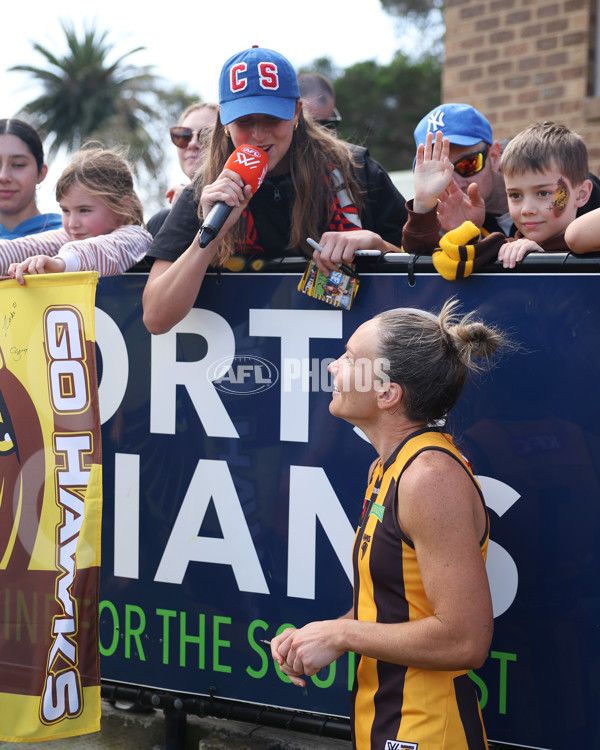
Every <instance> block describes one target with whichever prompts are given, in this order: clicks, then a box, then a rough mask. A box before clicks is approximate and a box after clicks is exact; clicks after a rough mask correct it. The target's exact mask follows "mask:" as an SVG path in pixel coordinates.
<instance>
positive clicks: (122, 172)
mask: <svg viewBox="0 0 600 750" xmlns="http://www.w3.org/2000/svg"><path fill="white" fill-rule="evenodd" d="M73 185H79V186H80V187H81V188H82V189H83V190H85V191H86V192H87V193H89V194H90V195H93V196H94V197H96V198H98V200H100V201H102V203H104V205H105V206H106V207H107V208H110V209H111V210H112V211H114V212H115V213H117V214H119V216H122V217H123V224H140V225H142V226H143V224H144V209H143V207H142V204H141V201H140V199H139V198H138V196H137V194H136V192H135V190H134V188H133V175H132V173H131V169H130V168H129V165H128V164H127V162H126V161H125V158H124V156H123V154H122V153H121V152H119V151H116V150H112V149H103V148H96V147H93V148H83V149H82V150H81V151H78V152H77V153H76V154H75V155H74V156H73V158H72V159H71V163H70V164H69V166H68V167H67V168H66V169H65V170H64V172H63V173H62V175H61V176H60V178H59V180H58V182H57V183H56V200H57V201H59V202H60V201H61V200H62V199H63V198H64V197H65V194H66V192H67V190H69V189H70V188H71V187H73ZM127 198H128V199H129V200H124V199H127Z"/></svg>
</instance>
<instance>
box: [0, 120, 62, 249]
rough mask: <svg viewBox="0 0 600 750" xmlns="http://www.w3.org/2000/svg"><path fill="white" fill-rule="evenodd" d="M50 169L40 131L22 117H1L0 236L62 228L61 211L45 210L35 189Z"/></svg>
mask: <svg viewBox="0 0 600 750" xmlns="http://www.w3.org/2000/svg"><path fill="white" fill-rule="evenodd" d="M47 172H48V167H47V166H46V164H45V163H44V149H43V146H42V141H41V138H40V136H39V134H38V133H37V131H36V130H35V129H34V128H32V127H31V125H28V124H27V123H26V122H23V121H22V120H16V119H9V120H0V239H5V240H13V239H18V238H20V237H25V236H27V235H29V234H37V233H38V232H45V231H47V230H49V229H60V227H62V218H61V216H60V214H55V213H48V214H42V213H40V210H39V208H38V206H37V202H36V189H37V187H38V185H40V184H41V183H42V182H43V181H44V179H45V177H46V174H47Z"/></svg>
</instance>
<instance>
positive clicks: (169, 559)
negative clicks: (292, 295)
mask: <svg viewBox="0 0 600 750" xmlns="http://www.w3.org/2000/svg"><path fill="white" fill-rule="evenodd" d="M98 313H100V315H99V316H98V319H97V329H98V330H99V331H100V334H99V335H98V345H99V346H100V348H101V353H102V356H103V365H104V366H103V378H102V385H101V388H100V409H101V414H103V415H104V418H103V421H106V420H107V419H109V418H110V416H112V414H114V412H116V410H117V409H118V407H119V406H120V402H121V400H122V397H123V394H124V392H125V388H126V379H127V376H128V371H129V368H128V358H127V347H126V346H125V342H124V340H123V337H122V335H121V333H120V331H119V329H118V327H117V326H116V325H115V324H114V322H113V321H112V319H111V318H110V317H109V316H108V315H106V313H102V312H101V311H99V310H97V314H98ZM342 315H343V313H342V311H340V310H331V311H330V310H322V311H321V310H319V311H314V310H272V309H271V310H259V309H251V310H250V311H249V334H250V335H251V336H271V337H278V338H280V339H281V367H280V372H281V380H280V387H281V396H280V405H281V414H280V439H281V440H290V441H293V442H307V441H308V434H309V398H310V392H311V388H310V383H309V380H310V379H311V378H313V379H314V378H315V377H316V375H315V372H316V370H315V368H314V367H313V366H312V364H311V367H310V368H309V367H308V364H307V363H309V362H312V360H310V356H309V355H310V352H309V349H310V340H311V339H312V338H329V339H332V340H333V341H335V340H336V339H338V340H339V339H341V338H342V321H343V319H342ZM177 333H191V334H195V335H198V336H203V337H204V338H205V339H206V341H207V345H208V352H210V357H209V356H208V354H207V356H206V357H205V358H204V359H203V360H201V361H200V362H189V363H186V362H177V361H176V351H175V347H176V336H177ZM66 345H67V344H66V341H64V340H61V341H60V342H59V341H57V342H56V343H55V347H56V348H55V351H57V352H58V351H61V352H63V353H64V352H65V351H66V349H64V347H65V346H66ZM130 346H131V345H130ZM102 350H104V351H103V352H102ZM334 354H335V352H334ZM221 358H223V360H224V364H223V366H224V367H226V368H227V367H230V366H231V363H233V361H234V359H235V339H234V335H233V331H232V329H231V327H230V325H229V324H228V323H227V321H226V320H225V319H224V318H223V317H221V316H220V315H217V314H216V313H213V312H211V311H209V310H202V309H197V308H195V309H194V310H192V311H191V312H190V313H189V314H188V316H186V318H185V319H184V321H182V322H181V323H180V324H179V325H178V326H176V327H175V328H174V329H173V330H172V331H171V332H169V333H168V334H163V335H161V336H153V337H152V363H151V366H152V388H151V395H150V412H151V432H158V433H164V434H174V433H175V418H176V414H175V412H176V408H175V391H176V387H177V385H183V386H184V387H186V388H187V390H188V392H189V394H190V397H191V400H192V403H193V404H194V407H195V409H196V412H197V414H198V416H199V418H200V419H201V421H202V423H203V425H204V427H205V429H206V432H207V434H209V435H211V436H214V437H236V438H237V437H239V436H238V433H237V430H236V428H235V426H234V425H233V423H232V421H231V418H230V417H229V415H228V413H227V411H226V409H225V406H224V405H223V403H222V401H221V399H220V396H219V394H218V391H217V389H216V388H215V387H214V385H213V383H212V382H211V381H210V380H209V378H207V376H206V373H207V370H208V368H209V367H210V363H214V362H215V360H217V359H221ZM227 363H229V364H227ZM321 369H322V368H321ZM106 378H108V380H106ZM321 380H323V373H321ZM111 381H112V382H111ZM322 386H323V384H322V383H321V388H322ZM103 400H104V409H103ZM109 412H110V413H109ZM355 431H356V432H357V434H358V435H359V436H360V437H361V438H362V439H363V440H366V436H365V435H364V434H363V433H362V432H360V431H359V430H358V429H357V428H355ZM232 445H234V444H232ZM139 465H140V457H139V456H136V455H128V454H117V456H116V457H115V552H114V555H115V556H114V568H115V569H114V574H115V575H117V576H122V577H128V578H139V576H140V571H139V545H140V539H139V512H140V508H139V503H140V497H139V493H140V488H139ZM203 472H204V473H203ZM201 477H202V481H201ZM477 478H478V480H479V482H480V484H481V486H482V490H483V492H484V495H485V499H486V503H487V505H488V506H489V507H490V509H491V510H492V511H494V512H495V513H496V514H497V515H498V516H502V515H503V514H504V513H506V512H507V511H508V510H509V509H510V508H511V507H512V506H513V505H514V503H515V502H516V501H517V500H518V499H519V494H518V493H517V492H516V491H515V490H514V489H512V488H511V487H509V486H508V485H506V484H504V483H503V482H500V481H498V480H495V479H493V478H491V477H484V476H479V477H477ZM207 480H208V481H207ZM206 485H207V486H208V488H207V486H206ZM211 493H212V494H211ZM196 495H197V496H198V497H202V498H204V499H203V502H202V503H201V504H200V505H199V506H198V505H197V504H196V505H195V503H196V502H197V497H196ZM211 496H212V499H213V500H214V502H215V506H216V507H217V512H218V513H219V518H220V519H221V517H223V518H222V519H221V523H222V527H223V531H224V538H223V539H206V538H201V537H197V536H194V537H193V538H192V539H190V538H189V530H190V528H192V529H199V528H200V526H201V523H202V518H203V517H204V514H205V512H206V508H207V505H208V502H209V501H210V499H211ZM289 503H290V528H289V549H288V595H289V596H295V597H299V598H306V599H314V597H315V580H316V533H317V518H318V519H319V521H320V523H321V525H322V527H323V529H324V530H325V533H326V535H327V537H328V539H329V541H330V542H331V544H332V547H333V549H334V550H335V552H336V554H337V556H338V558H339V559H340V561H341V564H342V566H343V568H344V571H345V572H346V575H347V577H348V580H349V581H351V573H350V565H351V559H350V553H349V550H350V548H351V545H352V538H353V536H354V529H353V528H352V527H351V525H350V523H349V521H348V519H347V517H346V516H345V513H344V511H343V508H342V507H341V505H340V503H339V501H338V499H337V496H336V494H335V492H334V490H333V488H332V486H331V484H330V483H329V480H328V479H327V476H326V474H325V472H324V470H323V469H322V468H321V467H299V466H292V467H291V469H290V497H289ZM232 509H233V512H232V513H231V518H228V517H227V516H228V514H229V513H230V512H231V510H232ZM240 530H241V531H240ZM225 532H226V533H225ZM237 534H240V536H239V537H238V536H237ZM192 561H200V562H208V563H215V564H228V565H231V566H232V568H233V570H234V573H235V577H236V580H237V581H238V585H239V587H240V590H242V591H256V592H259V593H268V588H267V584H266V580H265V577H264V574H263V572H262V570H261V568H260V564H259V562H258V555H257V552H256V549H255V548H254V545H253V542H252V539H251V537H250V534H249V531H248V527H247V523H246V520H245V518H244V514H243V511H242V508H241V505H240V502H239V499H238V497H237V493H236V491H235V488H234V486H233V482H232V480H231V476H230V473H229V465H228V464H227V463H226V462H210V461H200V462H199V464H198V466H197V468H196V472H195V474H194V477H193V479H192V482H191V483H190V486H189V487H188V490H187V493H186V496H185V499H184V501H183V504H182V507H181V510H180V514H179V517H178V519H177V522H176V524H175V527H174V528H173V531H172V534H171V537H170V539H169V542H168V544H167V547H166V549H165V551H164V555H163V558H162V560H161V563H160V566H159V569H158V572H157V577H156V580H164V581H168V582H172V583H180V582H181V581H182V580H183V577H184V575H185V572H186V570H187V566H188V564H189V562H192ZM486 568H487V572H488V578H489V581H490V589H491V592H492V602H493V607H494V617H498V616H500V615H501V614H502V613H504V612H505V611H507V609H508V608H509V607H510V606H511V605H512V603H513V601H514V599H515V597H516V594H517V590H518V570H517V566H516V564H515V562H514V560H513V559H512V557H511V556H510V554H509V553H508V552H507V551H506V550H505V549H504V548H503V547H501V546H500V545H499V544H497V543H496V542H494V541H493V540H490V543H489V547H488V559H487V565H486ZM55 687H56V686H55Z"/></svg>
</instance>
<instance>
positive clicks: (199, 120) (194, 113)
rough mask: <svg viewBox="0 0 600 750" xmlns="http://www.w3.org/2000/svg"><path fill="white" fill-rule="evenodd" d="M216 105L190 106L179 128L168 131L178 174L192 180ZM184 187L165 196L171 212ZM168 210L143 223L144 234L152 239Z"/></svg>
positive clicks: (215, 118) (183, 185) (200, 104)
mask: <svg viewBox="0 0 600 750" xmlns="http://www.w3.org/2000/svg"><path fill="white" fill-rule="evenodd" d="M218 113H219V105H218V104H213V103H212V102H196V103H195V104H190V106H189V107H187V109H185V110H184V112H183V113H182V115H181V117H180V118H179V124H178V125H176V126H175V127H172V128H171V129H170V131H169V133H170V136H171V143H172V144H173V145H174V146H175V147H176V149H177V159H178V161H179V166H180V167H181V171H182V172H183V173H184V175H185V176H186V177H187V178H188V180H190V181H191V180H192V179H193V178H194V175H195V174H196V171H197V169H198V167H199V166H200V164H201V162H202V157H203V156H204V154H205V153H206V145H207V143H208V140H209V139H210V135H211V133H212V131H213V128H214V125H215V122H216V120H217V116H218ZM184 188H185V184H183V183H180V184H178V185H172V186H171V187H170V188H169V189H168V190H167V192H166V193H165V198H167V199H168V201H169V203H170V204H171V208H172V207H173V206H174V205H175V203H176V202H177V199H178V198H179V196H180V195H181V193H182V191H183V189H184ZM169 210H170V209H169V208H165V209H163V210H162V211H159V212H158V213H156V214H154V216H152V217H151V218H150V219H149V220H148V223H147V227H148V231H149V232H150V234H151V235H152V236H153V237H154V236H155V235H156V234H158V231H159V229H160V228H161V226H162V225H163V223H164V221H165V219H166V218H167V216H168V215H169Z"/></svg>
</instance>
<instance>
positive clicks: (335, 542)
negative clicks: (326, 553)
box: [287, 466, 355, 599]
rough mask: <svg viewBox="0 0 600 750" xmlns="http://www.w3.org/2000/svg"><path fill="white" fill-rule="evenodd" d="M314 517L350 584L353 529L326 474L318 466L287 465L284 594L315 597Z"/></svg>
mask: <svg viewBox="0 0 600 750" xmlns="http://www.w3.org/2000/svg"><path fill="white" fill-rule="evenodd" d="M317 518H318V519H319V521H320V522H321V525H322V527H323V529H324V531H325V533H326V534H327V538H328V539H329V541H330V542H331V546H332V547H333V549H334V550H335V553H336V555H337V556H338V558H339V560H340V562H341V564H342V566H343V568H344V572H345V573H346V576H347V577H348V582H349V583H350V585H352V579H353V574H352V540H353V539H354V533H355V530H354V528H353V527H352V524H351V523H350V522H349V521H348V517H347V516H346V513H345V511H344V509H343V508H342V506H341V504H340V501H339V500H338V497H337V495H336V494H335V491H334V489H333V487H332V486H331V484H330V482H329V479H328V478H327V475H326V474H325V472H324V470H323V469H322V468H321V467H317V466H291V467H290V514H289V524H288V583H287V589H288V590H287V594H288V596H297V597H300V598H302V599H314V598H315V580H316V557H317V551H316V541H317ZM348 595H349V596H350V591H349V593H348Z"/></svg>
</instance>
